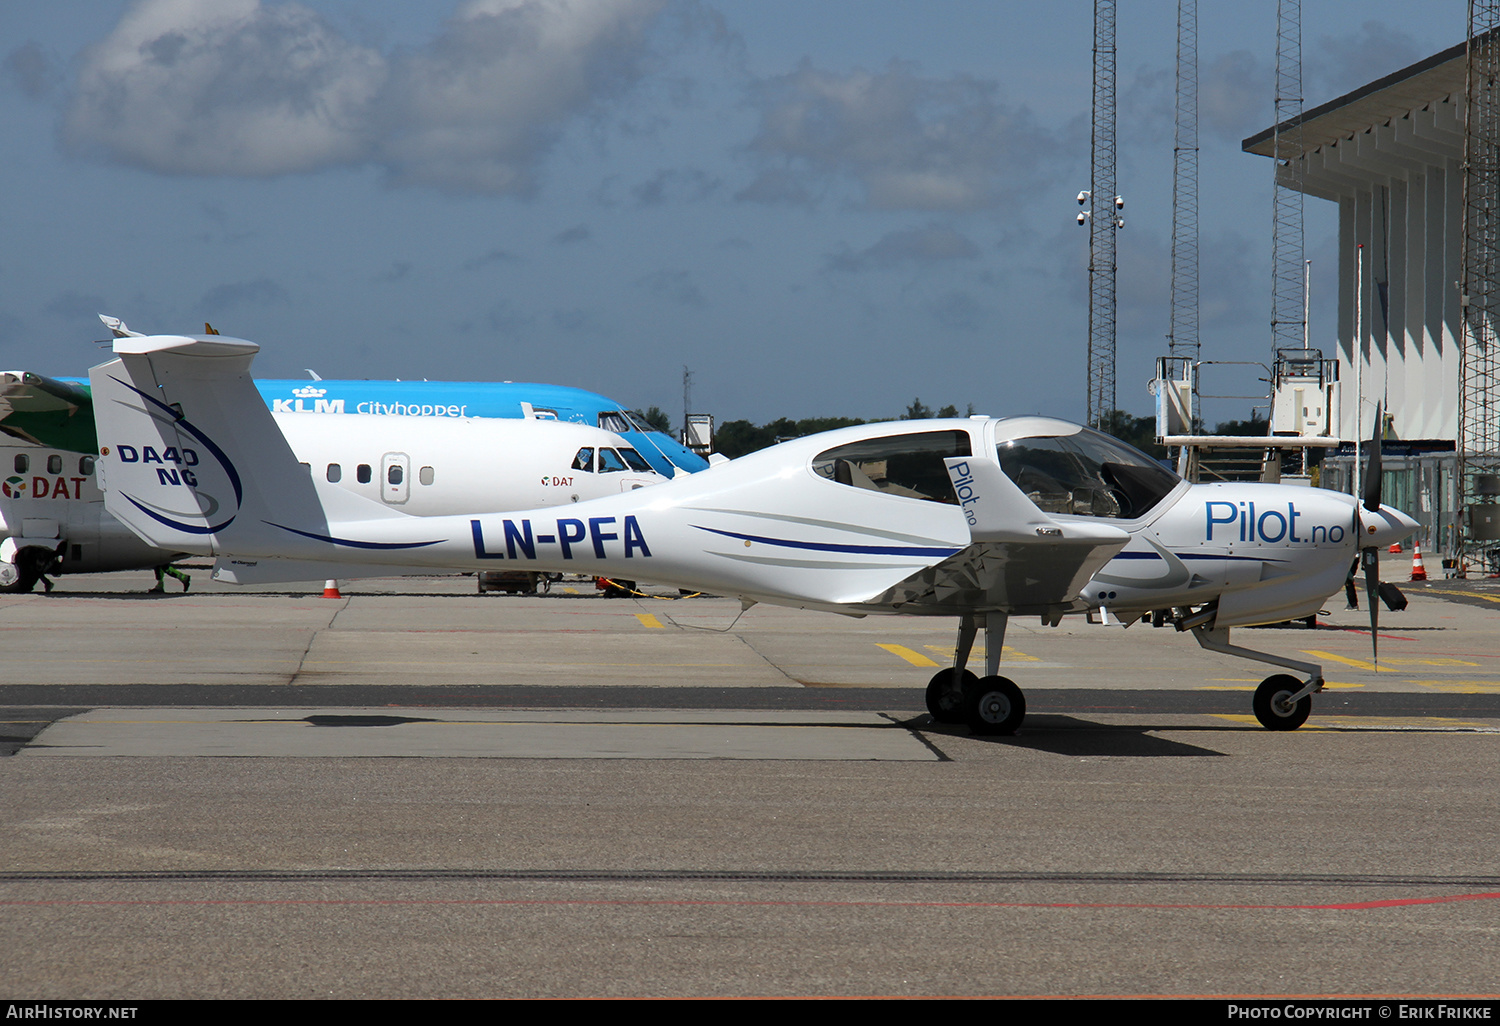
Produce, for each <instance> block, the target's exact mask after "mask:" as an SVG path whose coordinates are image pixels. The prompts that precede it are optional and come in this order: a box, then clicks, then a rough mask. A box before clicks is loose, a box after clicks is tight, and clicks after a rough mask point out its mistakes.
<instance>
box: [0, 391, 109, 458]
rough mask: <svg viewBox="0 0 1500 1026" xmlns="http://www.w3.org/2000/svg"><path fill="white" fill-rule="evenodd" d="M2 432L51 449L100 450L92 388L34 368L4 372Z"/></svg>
mask: <svg viewBox="0 0 1500 1026" xmlns="http://www.w3.org/2000/svg"><path fill="white" fill-rule="evenodd" d="M0 431H3V432H5V433H6V434H7V435H10V436H11V437H12V438H19V439H21V440H22V441H23V442H30V443H31V444H32V445H42V446H46V447H47V448H49V449H66V450H68V451H69V452H81V453H87V454H89V455H92V454H94V453H96V452H98V451H99V439H98V436H97V434H96V432H95V430H94V400H93V396H92V395H91V394H90V393H89V390H88V389H86V388H83V387H81V386H79V385H74V384H70V383H69V382H66V381H58V380H57V379H55V378H49V377H45V376H44V375H41V374H33V373H32V372H31V371H0Z"/></svg>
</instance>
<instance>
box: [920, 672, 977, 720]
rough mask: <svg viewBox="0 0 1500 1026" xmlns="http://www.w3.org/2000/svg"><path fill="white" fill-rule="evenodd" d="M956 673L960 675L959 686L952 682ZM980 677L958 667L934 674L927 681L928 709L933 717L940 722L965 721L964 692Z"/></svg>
mask: <svg viewBox="0 0 1500 1026" xmlns="http://www.w3.org/2000/svg"><path fill="white" fill-rule="evenodd" d="M955 674H957V675H958V677H959V679H958V680H957V681H956V683H957V685H958V686H957V687H954V686H953V684H951V683H950V681H953V677H954V675H955ZM978 679H979V678H978V677H976V676H974V674H972V673H971V672H969V671H968V670H960V669H958V668H956V667H949V668H948V669H946V670H939V671H938V672H937V673H935V674H933V675H932V679H931V680H930V681H928V682H927V711H928V712H929V713H931V714H932V718H933V719H934V720H935V721H937V722H938V723H962V722H964V692H965V691H967V690H968V689H969V688H970V687H972V686H973V683H974V682H975V681H977V680H978Z"/></svg>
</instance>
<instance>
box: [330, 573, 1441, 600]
mask: <svg viewBox="0 0 1500 1026" xmlns="http://www.w3.org/2000/svg"><path fill="white" fill-rule="evenodd" d="M1412 580H1416V578H1415V577H1413V578H1412ZM323 597H324V598H343V597H344V596H342V595H340V594H339V582H338V581H324V582H323Z"/></svg>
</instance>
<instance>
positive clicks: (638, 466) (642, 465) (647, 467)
mask: <svg viewBox="0 0 1500 1026" xmlns="http://www.w3.org/2000/svg"><path fill="white" fill-rule="evenodd" d="M620 458H621V459H623V460H624V461H625V463H626V464H627V465H628V466H629V467H630V469H631V470H633V471H635V472H636V473H637V474H649V473H651V464H649V463H647V462H646V459H645V457H644V456H642V455H641V454H640V453H638V452H636V451H635V450H634V449H632V448H630V447H629V446H625V445H622V446H620Z"/></svg>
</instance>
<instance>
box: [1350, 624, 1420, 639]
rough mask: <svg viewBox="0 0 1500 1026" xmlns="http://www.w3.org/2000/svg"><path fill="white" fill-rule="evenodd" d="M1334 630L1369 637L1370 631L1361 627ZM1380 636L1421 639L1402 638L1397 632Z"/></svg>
mask: <svg viewBox="0 0 1500 1026" xmlns="http://www.w3.org/2000/svg"><path fill="white" fill-rule="evenodd" d="M1334 630H1336V631H1344V632H1345V633H1348V634H1363V635H1364V636H1365V637H1369V636H1370V632H1369V631H1367V630H1364V629H1362V628H1360V627H1335V628H1334ZM1380 636H1381V637H1382V638H1388V639H1390V640H1391V641H1421V640H1422V639H1421V638H1404V637H1402V636H1401V635H1399V634H1382V635H1380Z"/></svg>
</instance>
